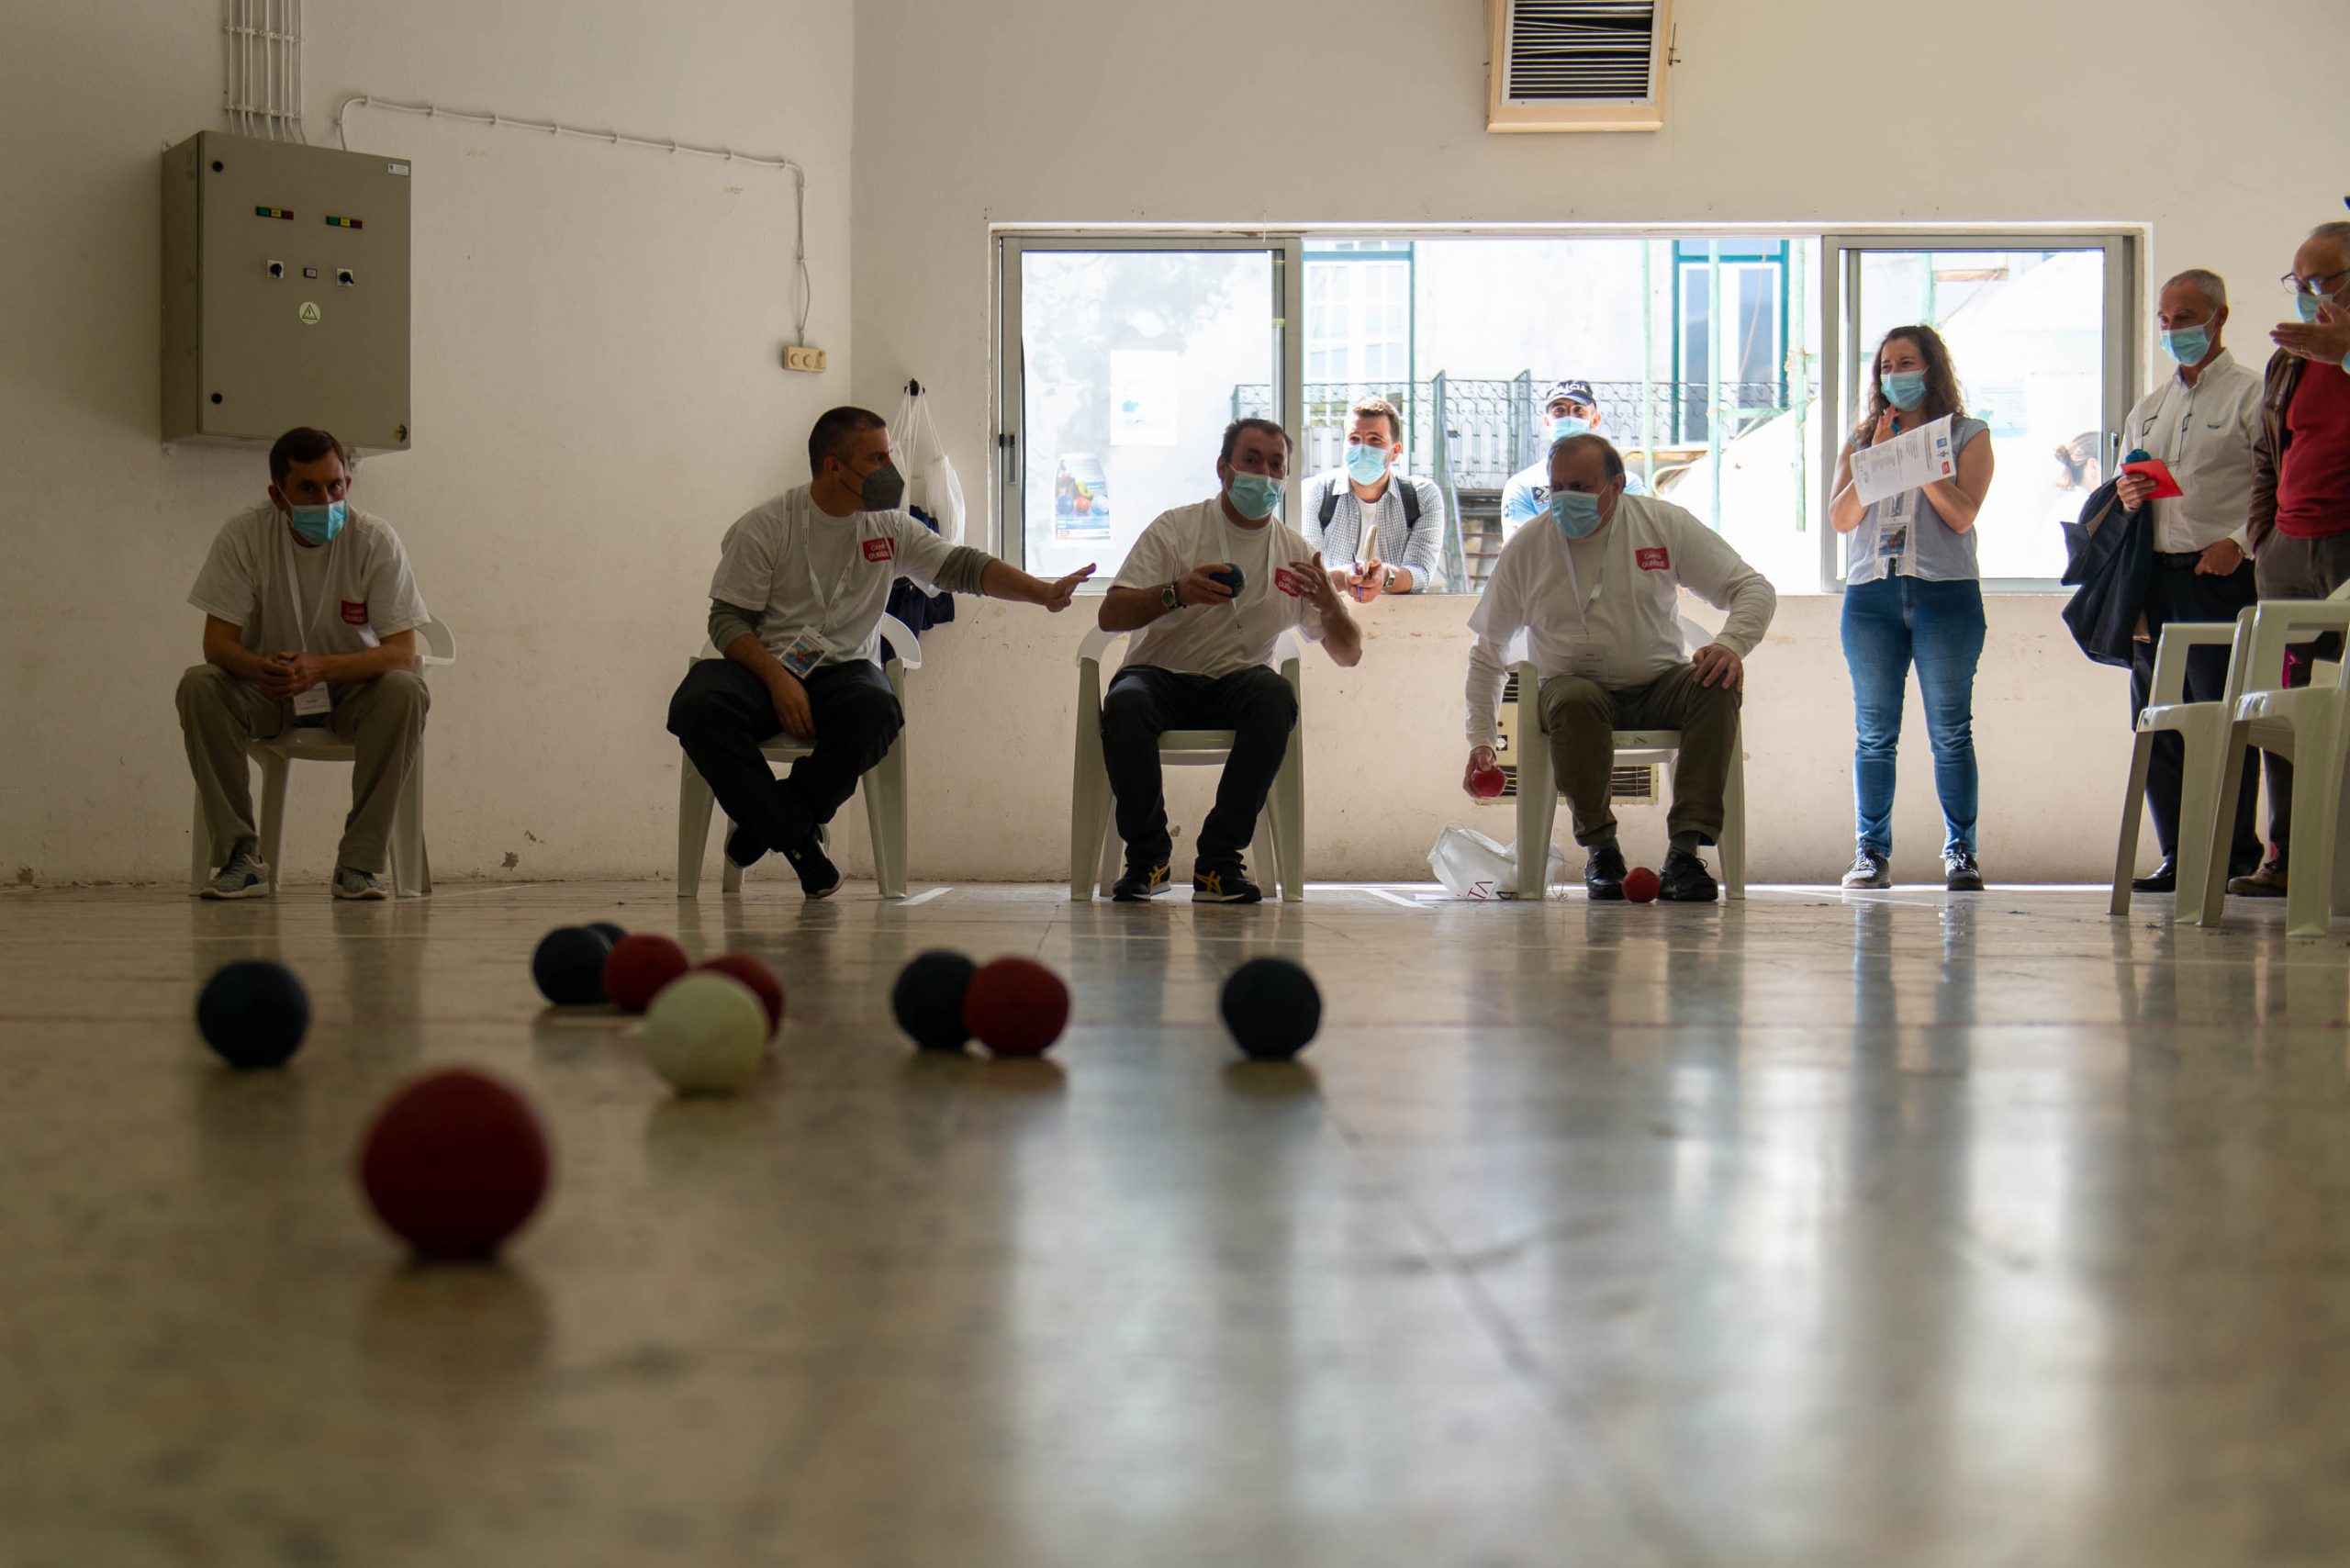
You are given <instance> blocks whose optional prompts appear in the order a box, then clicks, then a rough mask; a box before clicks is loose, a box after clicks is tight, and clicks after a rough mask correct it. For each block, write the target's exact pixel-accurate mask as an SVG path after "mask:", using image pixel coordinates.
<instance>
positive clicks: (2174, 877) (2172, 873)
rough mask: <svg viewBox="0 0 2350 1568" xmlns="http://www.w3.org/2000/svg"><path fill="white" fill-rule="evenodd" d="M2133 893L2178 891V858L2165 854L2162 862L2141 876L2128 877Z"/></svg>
mask: <svg viewBox="0 0 2350 1568" xmlns="http://www.w3.org/2000/svg"><path fill="white" fill-rule="evenodd" d="M2130 890H2131V891H2132V892H2133V893H2175V892H2177V891H2178V860H2177V857H2175V856H2169V855H2165V856H2164V857H2163V863H2162V864H2161V865H2159V866H2157V867H2155V868H2154V869H2153V870H2152V871H2150V872H2148V873H2147V874H2146V875H2145V876H2143V877H2132V878H2131V879H2130Z"/></svg>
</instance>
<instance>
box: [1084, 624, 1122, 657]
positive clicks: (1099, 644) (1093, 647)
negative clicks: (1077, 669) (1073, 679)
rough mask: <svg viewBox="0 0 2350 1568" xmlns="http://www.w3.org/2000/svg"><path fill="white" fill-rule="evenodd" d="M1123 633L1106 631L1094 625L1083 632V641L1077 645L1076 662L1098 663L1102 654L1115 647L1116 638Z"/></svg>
mask: <svg viewBox="0 0 2350 1568" xmlns="http://www.w3.org/2000/svg"><path fill="white" fill-rule="evenodd" d="M1125 634H1126V633H1124V632H1106V631H1104V630H1102V628H1101V627H1099V626H1096V627H1095V628H1094V629H1093V630H1092V631H1091V632H1088V633H1086V634H1085V641H1083V642H1081V643H1080V644H1078V645H1077V662H1078V663H1079V664H1081V665H1083V664H1096V665H1098V664H1100V663H1101V662H1102V655H1104V654H1106V653H1108V652H1109V651H1110V650H1111V649H1112V648H1113V647H1115V646H1116V645H1117V643H1118V639H1119V638H1121V637H1123V636H1125Z"/></svg>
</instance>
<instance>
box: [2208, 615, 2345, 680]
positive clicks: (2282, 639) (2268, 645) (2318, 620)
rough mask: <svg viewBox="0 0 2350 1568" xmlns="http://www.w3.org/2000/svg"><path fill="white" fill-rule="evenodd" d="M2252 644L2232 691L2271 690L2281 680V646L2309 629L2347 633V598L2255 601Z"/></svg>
mask: <svg viewBox="0 0 2350 1568" xmlns="http://www.w3.org/2000/svg"><path fill="white" fill-rule="evenodd" d="M2250 613H2251V615H2252V647H2251V650H2250V652H2249V654H2248V655H2246V664H2245V666H2244V674H2243V677H2242V678H2241V679H2240V680H2237V681H2234V682H2232V683H2231V684H2232V685H2233V689H2234V694H2235V695H2238V696H2241V695H2242V694H2244V692H2247V691H2275V690H2277V689H2280V688H2282V687H2283V685H2284V684H2285V649H2286V648H2287V647H2288V645H2290V644H2294V643H2306V642H2309V641H2311V638H2310V637H2308V636H2307V635H2305V634H2303V633H2311V632H2336V633H2350V601H2345V600H2342V599H2270V600H2269V601H2268V602H2267V603H2266V604H2259V605H2255V606H2254V607H2253V608H2252V610H2251V611H2250ZM2232 673H2233V672H2232Z"/></svg>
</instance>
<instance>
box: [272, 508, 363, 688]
mask: <svg viewBox="0 0 2350 1568" xmlns="http://www.w3.org/2000/svg"><path fill="white" fill-rule="evenodd" d="M272 515H273V516H274V515H275V514H274V513H273V514H272ZM277 521H278V540H279V544H278V553H279V554H282V555H283V556H285V596H286V598H287V599H290V600H292V601H293V605H294V612H295V614H297V616H299V617H300V618H301V619H299V620H298V621H297V622H295V623H294V640H295V642H297V643H298V644H301V648H302V651H303V652H304V653H306V654H307V653H308V652H309V651H310V628H311V627H312V626H314V625H316V624H317V623H318V620H319V611H320V610H324V609H325V608H326V607H327V589H328V588H330V587H331V586H333V581H334V572H333V563H332V562H331V561H330V560H329V559H328V557H327V554H326V552H328V551H330V550H332V549H333V548H334V541H333V540H331V539H330V540H328V541H327V542H326V543H324V544H320V545H318V546H317V547H316V548H317V549H318V550H319V591H318V593H317V594H316V595H315V596H314V597H313V598H312V599H311V600H310V607H309V608H308V610H305V609H303V608H302V573H301V568H300V566H298V565H297V562H298V561H299V560H300V557H299V556H297V555H296V554H294V552H296V551H297V550H299V549H301V548H302V546H301V545H300V544H297V543H295V540H294V525H293V523H292V522H291V521H287V520H285V519H283V518H279V519H278V520H277ZM344 526H346V527H348V526H349V524H347V523H346V524H345V525H344Z"/></svg>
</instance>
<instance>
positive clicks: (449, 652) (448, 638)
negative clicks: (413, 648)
mask: <svg viewBox="0 0 2350 1568" xmlns="http://www.w3.org/2000/svg"><path fill="white" fill-rule="evenodd" d="M416 636H417V641H419V642H420V643H422V644H424V659H423V662H424V663H425V664H427V665H453V664H455V663H456V662H457V634H456V633H454V632H452V631H450V630H449V623H448V622H445V621H442V620H441V619H440V618H439V617H437V616H436V617H434V618H433V619H431V620H430V621H427V622H425V623H424V624H423V625H421V626H420V627H418V628H417V629H416Z"/></svg>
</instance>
